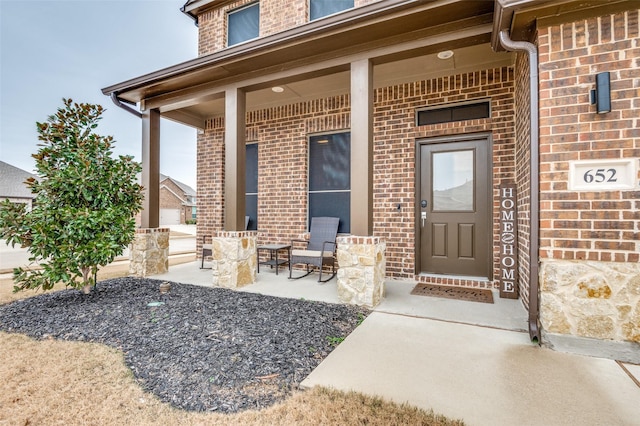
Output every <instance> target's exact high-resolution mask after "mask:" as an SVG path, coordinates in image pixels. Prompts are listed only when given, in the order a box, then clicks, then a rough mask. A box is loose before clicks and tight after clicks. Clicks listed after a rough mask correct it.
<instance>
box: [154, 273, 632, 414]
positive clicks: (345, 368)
mask: <svg viewBox="0 0 640 426" xmlns="http://www.w3.org/2000/svg"><path fill="white" fill-rule="evenodd" d="M198 266H199V264H196V263H187V264H184V265H178V266H175V267H172V268H171V269H170V272H169V273H167V274H163V275H161V276H157V277H155V278H160V279H166V280H171V281H177V282H183V283H191V284H198V285H211V270H201V269H198ZM286 277H287V273H286V272H285V270H280V274H279V275H278V276H276V275H275V273H274V271H273V270H268V269H267V270H266V271H262V270H261V273H260V274H259V275H258V282H257V283H256V284H253V285H250V286H246V287H244V288H243V289H242V291H250V292H257V293H262V294H269V295H273V296H279V297H293V298H304V299H307V300H319V301H325V302H332V303H339V301H338V298H337V291H336V280H335V279H334V280H332V281H330V282H329V283H326V284H318V283H317V282H316V281H315V279H317V277H313V276H311V277H309V278H306V279H302V280H297V281H290V280H288V279H287V278H286ZM413 285H414V284H413V283H407V282H398V281H389V282H388V283H386V297H385V299H384V301H383V302H382V303H381V304H380V305H379V306H378V307H377V308H376V309H375V311H374V312H373V313H371V315H369V316H368V317H367V319H366V320H365V321H364V322H363V323H362V324H361V325H360V326H359V327H358V328H356V330H355V331H354V332H353V333H351V334H350V335H349V336H348V337H347V338H346V339H345V340H344V342H342V343H341V344H340V345H339V346H338V347H337V348H336V349H335V350H334V351H333V352H332V353H331V354H330V355H329V356H328V357H327V358H326V359H325V360H324V361H323V362H322V363H321V364H320V365H319V366H318V367H317V368H316V369H315V370H314V371H313V372H312V373H311V374H310V375H309V376H308V377H307V378H306V379H305V380H304V381H303V382H302V386H304V387H313V386H318V385H320V386H326V387H331V388H336V389H340V390H355V391H358V392H362V393H365V394H370V395H377V396H381V397H383V398H385V399H388V400H393V401H396V402H400V403H402V402H407V403H409V404H411V405H414V406H417V407H421V408H424V409H433V410H434V411H435V412H437V413H440V414H444V415H446V416H448V417H450V418H459V419H462V420H464V421H465V423H466V424H469V425H640V385H639V383H640V381H639V380H640V366H637V365H631V364H622V363H617V362H616V361H612V360H608V359H602V358H592V357H585V356H580V355H573V354H567V353H561V352H555V351H552V350H549V349H545V348H541V347H539V346H538V345H535V344H532V343H531V342H530V341H529V336H528V334H527V333H525V332H524V330H525V329H526V312H525V310H524V308H523V307H522V305H521V303H520V302H519V301H512V300H505V299H499V298H498V297H497V294H494V300H495V302H496V303H495V304H493V305H491V304H484V303H472V302H462V301H454V300H446V299H438V298H430V297H424V296H412V295H410V294H409V292H410V291H411V288H413ZM634 376H635V377H634Z"/></svg>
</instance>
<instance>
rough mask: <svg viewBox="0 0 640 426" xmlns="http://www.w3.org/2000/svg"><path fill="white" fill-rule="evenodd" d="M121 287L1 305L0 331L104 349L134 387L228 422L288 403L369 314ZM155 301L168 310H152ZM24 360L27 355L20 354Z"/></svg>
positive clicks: (124, 282) (130, 284) (179, 287)
mask: <svg viewBox="0 0 640 426" xmlns="http://www.w3.org/2000/svg"><path fill="white" fill-rule="evenodd" d="M160 283H161V281H157V280H151V279H138V278H118V279H113V280H107V281H102V282H100V283H98V288H97V290H95V291H93V292H92V293H91V294H89V295H84V294H82V293H81V292H80V291H77V290H71V289H70V290H64V291H59V292H54V293H46V294H43V295H40V296H37V297H32V298H28V299H24V300H19V301H16V302H13V303H11V304H7V305H3V306H0V330H2V331H6V332H12V333H22V334H26V335H28V336H31V337H34V338H36V339H46V338H55V339H61V340H75V341H86V342H98V343H103V344H106V345H108V346H111V347H113V348H117V349H120V350H122V351H123V352H124V356H125V361H126V363H127V365H128V366H129V367H130V368H131V370H132V371H133V374H134V376H135V377H136V379H137V380H138V382H139V383H140V384H141V385H142V386H143V387H144V388H145V389H146V390H148V391H150V392H152V393H154V394H155V395H157V396H158V397H159V398H160V399H161V400H162V401H165V402H168V403H171V404H173V405H174V406H176V407H180V408H183V409H186V410H194V411H218V412H224V413H233V412H238V411H242V410H246V409H260V408H264V407H266V406H269V405H272V404H274V403H276V402H278V401H281V400H283V399H284V398H286V397H287V396H288V395H289V394H290V393H291V391H292V390H293V389H296V388H297V387H298V385H299V384H300V382H301V381H302V380H303V379H304V378H305V377H306V376H307V375H308V374H309V373H311V371H312V370H313V369H314V368H315V367H316V366H317V365H318V364H320V362H321V361H322V360H323V359H324V358H325V357H326V356H327V355H328V354H329V353H330V352H331V351H332V350H333V349H334V347H335V344H336V342H337V341H340V339H341V338H343V337H345V336H347V335H348V334H349V333H350V332H351V331H352V330H353V329H354V328H355V327H356V326H357V325H358V324H359V323H360V322H361V321H362V320H363V319H364V317H366V315H368V313H369V311H367V310H365V309H362V308H358V307H353V306H347V305H335V304H329V303H321V302H311V301H304V300H296V299H285V298H277V297H271V296H263V295H259V294H252V293H245V292H236V291H232V290H226V289H220V288H207V287H198V286H193V285H188V284H178V283H171V286H172V288H171V291H169V293H167V294H165V295H161V294H160V292H159V290H158V288H159V285H160ZM152 302H164V304H163V305H160V306H149V305H148V304H149V303H151V304H152V305H153V303H152ZM25 356H27V357H28V354H25Z"/></svg>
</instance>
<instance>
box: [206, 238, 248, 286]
mask: <svg viewBox="0 0 640 426" xmlns="http://www.w3.org/2000/svg"><path fill="white" fill-rule="evenodd" d="M211 257H212V264H211V269H212V273H213V286H214V287H224V288H239V287H244V286H245V285H249V284H253V283H255V282H256V265H257V255H256V232H255V231H218V232H217V233H215V234H214V236H213V254H212V255H211Z"/></svg>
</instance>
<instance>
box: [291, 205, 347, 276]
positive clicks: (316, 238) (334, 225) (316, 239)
mask: <svg viewBox="0 0 640 426" xmlns="http://www.w3.org/2000/svg"><path fill="white" fill-rule="evenodd" d="M339 221H340V219H339V218H337V217H312V218H311V231H310V238H309V240H295V239H294V240H291V259H290V262H289V279H294V280H297V279H300V278H303V277H306V276H307V275H309V274H310V273H311V272H313V269H310V268H309V265H313V266H317V267H318V270H319V272H320V275H319V277H318V282H327V281H329V280H330V279H332V278H333V277H335V276H336V264H335V254H336V236H337V235H338V223H339ZM295 243H298V246H300V243H304V244H306V247H305V248H304V249H296V248H295ZM300 263H304V264H306V265H307V273H306V274H304V275H301V276H299V277H294V276H292V272H293V268H292V266H293V265H294V264H300ZM325 265H330V266H331V276H330V277H329V278H327V279H325V280H323V279H322V269H323V267H324V266H325Z"/></svg>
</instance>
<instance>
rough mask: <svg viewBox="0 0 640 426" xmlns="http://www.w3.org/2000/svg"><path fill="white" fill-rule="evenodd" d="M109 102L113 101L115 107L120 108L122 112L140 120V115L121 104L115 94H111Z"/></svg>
mask: <svg viewBox="0 0 640 426" xmlns="http://www.w3.org/2000/svg"><path fill="white" fill-rule="evenodd" d="M111 100H112V101H113V103H114V104H116V106H117V107H120V108H122V109H123V110H125V111H127V112H129V113H131V114H133V115H135V116H136V117H138V118H142V113H140V112H139V111H136V110H135V109H133V108H131V107H130V106H128V105H125V104H123V103H122V101H120V99H118V94H117V93H116V92H111Z"/></svg>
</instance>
